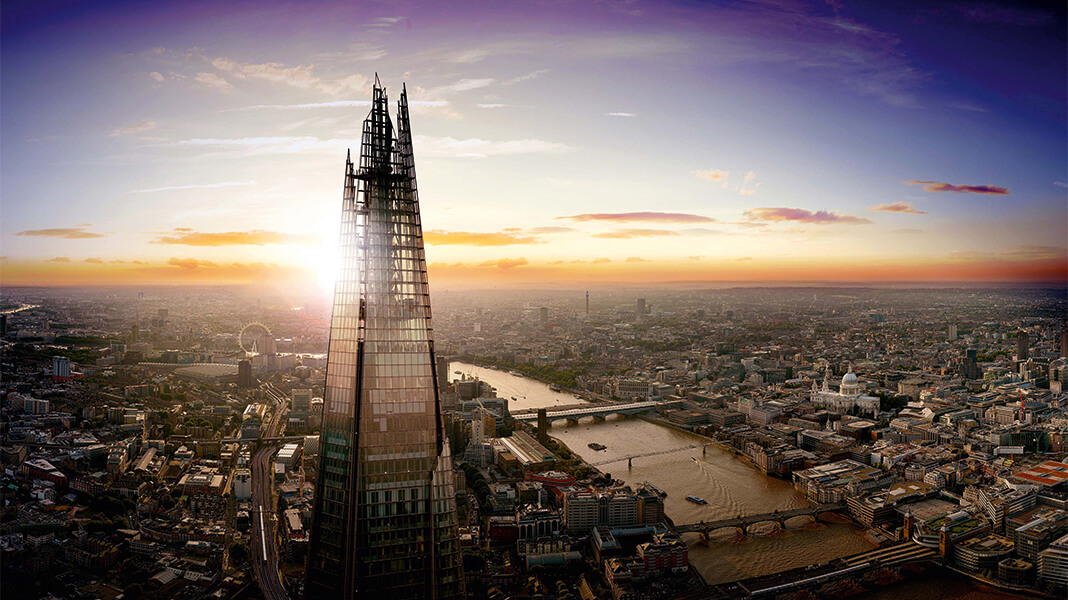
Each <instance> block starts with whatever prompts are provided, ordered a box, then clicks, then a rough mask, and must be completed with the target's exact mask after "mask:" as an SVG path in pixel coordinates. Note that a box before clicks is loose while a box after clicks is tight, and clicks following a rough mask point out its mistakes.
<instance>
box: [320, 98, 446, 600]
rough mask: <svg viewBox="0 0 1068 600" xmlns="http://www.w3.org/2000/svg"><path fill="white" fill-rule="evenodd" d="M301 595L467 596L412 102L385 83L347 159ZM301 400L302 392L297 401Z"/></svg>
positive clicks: (398, 597) (380, 596) (375, 596)
mask: <svg viewBox="0 0 1068 600" xmlns="http://www.w3.org/2000/svg"><path fill="white" fill-rule="evenodd" d="M345 168H346V172H345V188H344V189H345V193H344V200H343V204H342V217H341V223H342V225H341V270H340V274H339V277H338V279H337V281H336V283H335V291H334V305H333V315H332V318H331V328H330V346H329V351H328V354H327V364H326V392H325V395H324V396H323V416H322V431H321V433H320V454H319V465H318V470H317V471H318V483H317V486H316V495H315V511H314V513H313V515H312V527H311V537H310V544H309V548H308V568H307V575H306V579H305V581H306V583H305V593H306V594H307V595H308V596H309V597H312V598H383V597H389V598H395V599H397V600H401V599H406V598H411V599H417V598H459V597H462V596H463V580H462V577H461V570H460V569H461V565H460V547H459V538H458V533H457V529H456V528H457V523H456V506H455V502H456V500H455V497H456V490H455V483H454V475H453V471H452V462H451V458H450V455H449V452H450V448H449V441H448V439H447V438H446V435H445V432H444V429H443V421H442V416H441V401H440V397H439V393H438V377H437V375H436V373H435V369H436V367H437V363H436V361H435V355H434V338H433V333H432V331H433V330H432V328H431V321H430V294H429V289H428V287H427V278H426V259H425V256H424V253H423V238H422V226H421V224H420V220H419V198H418V195H417V191H416V180H415V163H414V159H413V156H412V133H411V129H410V124H409V118H408V99H407V94H406V92H402V93H401V96H400V102H399V103H398V113H397V121H396V136H394V125H393V123H392V121H391V120H390V118H389V107H388V103H387V99H386V91H385V89H384V88H382V87H380V86H379V85H378V84H377V82H376V84H375V87H374V100H373V104H372V108H371V112H370V115H369V116H368V117H367V120H366V121H364V125H363V143H362V145H361V147H360V156H359V160H358V162H357V163H355V164H354V163H353V162H351V160H349V161H346V166H345ZM302 403H303V401H302Z"/></svg>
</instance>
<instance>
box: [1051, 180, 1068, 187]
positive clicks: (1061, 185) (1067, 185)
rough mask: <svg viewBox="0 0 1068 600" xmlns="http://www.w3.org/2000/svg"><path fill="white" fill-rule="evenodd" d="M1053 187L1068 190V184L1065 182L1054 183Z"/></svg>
mask: <svg viewBox="0 0 1068 600" xmlns="http://www.w3.org/2000/svg"><path fill="white" fill-rule="evenodd" d="M1053 185H1055V186H1058V187H1062V188H1068V183H1064V182H1063V181H1054V182H1053Z"/></svg>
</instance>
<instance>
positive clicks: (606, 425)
mask: <svg viewBox="0 0 1068 600" xmlns="http://www.w3.org/2000/svg"><path fill="white" fill-rule="evenodd" d="M449 370H450V373H452V374H451V375H450V378H454V377H455V371H460V372H461V373H464V374H466V375H472V376H477V377H478V378H479V379H481V380H482V381H485V382H486V383H488V384H490V385H492V386H493V387H495V388H496V389H497V395H498V396H500V397H502V398H515V401H512V402H510V403H509V407H510V409H511V410H524V409H528V408H543V407H544V408H551V407H553V406H561V405H567V404H575V403H577V402H581V400H580V399H578V398H577V397H575V396H574V395H571V394H567V393H561V392H554V391H552V390H550V389H549V387H548V386H546V385H545V384H543V383H541V382H539V381H536V380H534V379H529V378H526V377H516V376H514V375H510V374H508V373H504V372H502V371H497V370H494V369H487V368H484V367H478V366H476V365H471V364H467V363H462V362H453V363H451V366H450V367H449ZM589 421H591V419H585V420H583V421H581V422H580V423H579V424H578V425H571V426H566V425H565V424H564V422H563V421H558V422H556V423H555V424H554V425H553V429H552V435H553V437H555V438H557V439H559V440H562V441H563V442H564V443H565V444H567V446H568V447H569V448H571V449H572V450H573V451H574V452H576V453H578V454H579V456H581V457H582V458H583V459H585V460H586V462H589V463H591V464H596V465H598V468H599V469H601V470H602V471H604V472H605V473H611V474H612V476H613V477H615V478H616V479H622V480H623V481H625V482H627V483H628V484H631V485H637V484H639V483H641V482H643V481H648V482H649V483H651V484H653V485H655V486H656V487H658V488H660V489H661V490H663V491H665V492H667V493H668V497H667V498H665V500H664V508H665V511H664V512H665V513H666V514H667V515H668V516H669V517H671V519H672V520H673V521H674V522H675V523H676V524H680V525H681V524H685V523H692V522H695V521H702V520H704V521H707V520H710V519H724V518H729V517H734V516H737V515H746V514H760V513H767V512H772V511H775V510H786V509H790V508H798V507H802V506H806V505H807V502H806V501H805V499H804V497H803V496H801V494H800V493H798V492H797V491H796V490H795V489H794V488H793V486H792V485H790V484H789V483H787V482H785V481H782V480H779V479H776V478H774V477H768V476H766V475H764V474H763V473H761V472H760V471H759V470H758V469H756V468H754V467H752V466H750V465H749V464H748V463H747V462H745V461H744V460H743V459H739V458H736V457H735V456H733V455H732V454H730V453H729V452H726V451H724V450H721V449H719V448H716V447H715V446H709V447H708V449H707V450H706V451H704V452H702V450H701V449H700V448H687V447H688V446H692V445H694V444H698V443H702V442H705V441H707V440H705V439H704V438H701V437H699V436H695V435H691V434H687V433H683V432H681V431H677V430H675V429H671V428H669V427H664V426H661V425H657V424H654V423H649V422H647V421H642V420H640V419H634V418H630V419H615V418H612V419H609V420H607V421H604V422H602V423H592V422H589ZM590 442H597V443H600V444H604V445H605V446H607V449H605V450H603V451H596V450H591V449H590V448H589V447H587V444H589V443H590ZM672 448H678V449H679V451H678V452H673V453H668V454H661V455H658V456H649V457H644V458H636V459H634V461H633V465H632V467H631V468H629V469H628V468H627V463H626V461H625V460H620V461H618V462H606V461H613V460H616V459H620V458H622V457H625V456H632V455H635V454H644V453H647V452H657V451H661V450H669V449H672ZM688 495H694V496H698V497H701V498H704V499H705V500H708V504H707V505H704V506H701V505H697V504H693V503H691V502H688V501H687V500H686V496H688ZM838 518H839V519H840V520H843V521H844V520H845V518H844V517H838ZM861 533H862V530H861V529H860V528H859V527H857V526H855V525H853V524H851V523H818V522H813V521H812V519H810V518H808V517H798V518H795V519H792V520H791V521H789V522H788V523H787V527H786V529H785V530H780V529H779V528H778V527H776V526H775V525H773V524H770V523H768V524H757V525H754V526H752V527H750V535H749V536H743V535H741V534H740V533H738V532H737V531H736V530H721V531H719V532H718V533H714V534H712V535H711V536H710V539H709V540H707V541H706V540H702V539H701V538H700V536H699V535H697V534H689V533H688V534H683V536H682V537H683V539H684V540H686V543H687V544H688V545H689V547H690V562H691V563H692V564H693V566H694V567H695V568H696V569H697V570H698V572H700V573H701V576H702V577H704V578H705V581H706V582H707V583H709V584H717V583H727V582H731V581H738V580H740V579H746V578H749V577H757V576H760V575H768V574H771V573H777V572H779V571H784V570H787V569H792V568H795V567H802V566H807V565H810V564H814V563H821V562H826V561H828V560H832V559H834V558H838V557H840V556H849V555H852V554H858V553H860V552H864V551H866V550H870V549H872V548H874V547H875V545H874V544H872V543H871V542H869V541H868V540H867V539H865V538H864V537H863V536H862V535H861ZM864 597H865V598H879V599H883V598H886V599H891V598H910V599H911V600H942V599H946V598H953V599H960V600H965V599H967V600H1007V599H1013V598H1019V597H1020V596H1017V595H1014V594H1010V593H1006V592H1002V591H1000V590H997V589H995V588H992V587H990V586H987V585H984V584H982V583H979V582H976V581H975V580H972V579H969V578H967V577H964V576H962V575H958V574H956V573H954V572H952V571H948V570H943V569H934V568H932V569H928V570H927V571H926V572H925V573H923V574H919V575H916V574H913V575H911V576H909V577H908V579H906V580H905V581H902V582H900V583H896V584H893V585H890V586H888V587H886V588H883V589H880V590H878V591H874V592H871V593H869V594H865V595H864Z"/></svg>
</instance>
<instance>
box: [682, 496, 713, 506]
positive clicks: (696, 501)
mask: <svg viewBox="0 0 1068 600" xmlns="http://www.w3.org/2000/svg"><path fill="white" fill-rule="evenodd" d="M686 499H687V500H689V501H690V502H693V503H694V504H708V500H705V499H704V498H698V497H697V496H686Z"/></svg>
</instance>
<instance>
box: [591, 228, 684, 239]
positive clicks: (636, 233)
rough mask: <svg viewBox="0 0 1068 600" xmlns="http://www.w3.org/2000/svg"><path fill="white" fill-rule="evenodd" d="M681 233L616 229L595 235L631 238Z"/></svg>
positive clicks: (598, 236) (662, 230)
mask: <svg viewBox="0 0 1068 600" xmlns="http://www.w3.org/2000/svg"><path fill="white" fill-rule="evenodd" d="M672 235H679V234H677V233H675V232H674V231H668V230H666V229H616V230H613V231H609V232H607V233H595V234H593V237H595V238H600V239H604V240H629V239H633V238H640V237H665V236H672Z"/></svg>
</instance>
